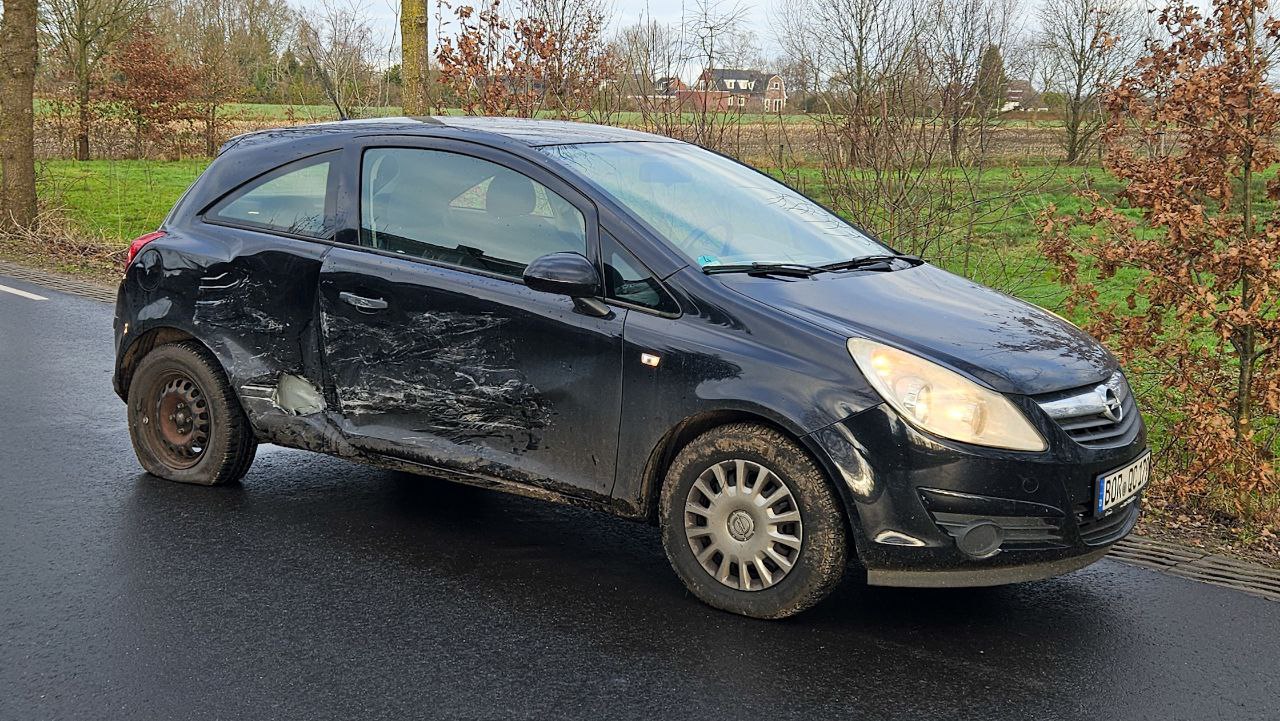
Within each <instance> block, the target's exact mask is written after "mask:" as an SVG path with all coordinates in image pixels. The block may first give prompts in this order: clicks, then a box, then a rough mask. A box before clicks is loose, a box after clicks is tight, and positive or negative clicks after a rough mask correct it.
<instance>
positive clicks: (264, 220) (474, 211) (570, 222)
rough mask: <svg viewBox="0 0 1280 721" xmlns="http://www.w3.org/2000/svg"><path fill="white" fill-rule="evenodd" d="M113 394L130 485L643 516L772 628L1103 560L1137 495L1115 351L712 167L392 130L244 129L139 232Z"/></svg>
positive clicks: (683, 561)
mask: <svg viewBox="0 0 1280 721" xmlns="http://www.w3.org/2000/svg"><path fill="white" fill-rule="evenodd" d="M115 327H116V354H117V361H116V373H115V387H116V391H117V392H118V393H119V395H120V397H121V398H123V399H125V401H126V403H127V405H128V416H129V428H130V432H131V434H132V437H133V444H134V448H135V449H136V451H137V455H138V459H139V461H141V463H142V466H143V467H144V468H145V469H146V470H147V471H149V472H151V473H153V474H155V475H157V476H161V477H164V478H169V479H172V480H175V481H184V482H189V483H201V484H217V483H227V482H232V481H236V480H237V479H239V478H240V477H242V476H243V475H244V474H245V472H246V471H247V470H248V468H249V465H250V463H251V462H252V461H253V457H254V453H255V450H256V447H257V444H258V443H264V442H269V443H276V444H279V445H283V446H291V447H294V448H303V449H308V450H313V451H319V452H322V453H330V454H334V455H337V456H342V457H345V458H352V459H357V460H360V461H364V462H367V463H372V464H376V465H379V466H384V467H388V468H396V469H403V470H409V471H414V472H419V473H423V474H429V475H434V476H440V477H444V478H448V479H451V480H456V481H460V482H463V483H472V484H480V485H484V486H492V487H496V488H502V489H505V490H509V491H513V492H516V493H522V494H526V495H530V496H535V497H539V498H546V499H552V500H558V501H565V502H571V503H575V504H580V505H588V506H592V507H595V508H599V509H601V510H605V511H608V512H611V513H614V514H617V515H620V516H625V517H628V518H634V519H638V520H645V521H650V522H654V523H656V524H657V525H659V526H660V527H661V533H662V539H663V543H664V546H665V548H666V552H667V555H668V557H669V558H670V560H671V563H672V565H673V566H674V568H675V570H676V572H677V573H678V574H679V575H680V577H681V578H682V579H683V580H684V582H685V584H686V585H687V586H688V587H689V589H690V590H691V591H693V593H694V594H695V595H697V596H698V597H699V598H701V599H702V600H704V601H706V602H707V603H710V604H712V605H714V606H717V607H719V608H723V609H727V610H730V611H734V612H737V613H742V614H747V615H750V616H756V617H763V618H779V617H783V616H787V615H790V614H793V613H796V612H798V611H800V610H802V609H804V608H807V607H808V606H810V605H812V604H814V603H816V602H817V601H818V600H820V599H821V598H823V597H824V596H825V595H826V594H827V593H828V592H829V591H830V590H831V589H832V588H833V587H834V586H835V585H836V583H837V582H838V581H839V580H840V578H841V577H842V575H843V574H844V572H845V568H846V565H847V563H846V562H847V560H849V559H850V558H854V559H856V561H857V562H858V564H859V565H860V566H861V567H863V568H865V569H866V574H867V579H868V581H869V582H870V583H872V584H881V585H903V586H966V585H991V584H1001V583H1009V582H1014V581H1022V580H1028V579H1036V578H1043V577H1046V576H1050V575H1054V574H1058V573H1063V572H1066V571H1070V570H1072V569H1076V568H1080V567H1082V566H1085V565H1087V564H1089V563H1091V562H1093V561H1095V560H1097V559H1098V558H1099V557H1100V556H1101V555H1102V554H1103V553H1105V551H1106V549H1107V548H1108V546H1110V544H1112V543H1114V542H1115V541H1117V540H1119V539H1120V538H1121V537H1123V536H1124V535H1125V534H1126V533H1128V532H1129V530H1130V529H1131V528H1132V527H1133V525H1134V523H1135V521H1136V518H1137V514H1138V508H1139V503H1140V496H1141V493H1142V490H1143V487H1144V485H1145V483H1146V480H1147V476H1148V473H1149V466H1150V461H1149V454H1148V452H1147V449H1146V435H1145V430H1144V427H1143V423H1142V419H1141V418H1140V416H1139V414H1138V410H1137V408H1136V406H1135V404H1134V398H1133V394H1132V392H1131V391H1130V389H1129V386H1128V384H1127V382H1126V381H1125V377H1124V375H1123V373H1121V371H1120V369H1119V367H1118V365H1117V363H1116V361H1115V359H1114V358H1113V357H1112V356H1111V355H1110V354H1109V353H1108V352H1107V351H1106V350H1104V349H1103V348H1102V347H1101V346H1099V345H1098V344H1097V343H1096V342H1094V341H1093V340H1092V339H1091V338H1089V337H1088V336H1087V335H1085V334H1083V333H1081V332H1080V331H1079V330H1077V329H1076V328H1074V327H1073V326H1071V325H1070V324H1068V323H1066V322H1064V321H1062V320H1061V319H1059V318H1057V317H1056V316H1054V315H1052V314H1050V313H1048V312H1045V311H1043V310H1040V309H1038V308H1036V307H1034V306H1031V305H1028V304H1026V303H1022V302H1020V301H1017V300H1014V299H1012V298H1010V297H1008V296H1005V295H1003V294H1000V293H997V292H995V291H992V290H989V289H987V288H984V287H982V286H980V285H977V284H975V283H972V282H970V281H967V280H965V279H963V278H960V277H957V276H955V275H952V274H950V273H947V272H945V271H942V270H940V269H938V268H935V267H933V266H931V265H929V264H928V263H924V262H922V261H921V260H920V259H918V258H914V257H911V256H905V255H900V254H898V253H895V252H894V251H893V250H892V249H890V248H888V247H886V246H884V245H883V244H881V243H879V242H878V241H876V240H875V239H874V238H872V237H871V236H869V235H868V234H867V233H866V232H864V231H862V230H861V229H859V228H857V227H855V226H853V225H850V224H848V223H846V222H844V221H843V220H841V219H840V218H838V217H836V216H835V215H833V214H831V213H830V212H828V211H827V210H825V209H823V208H822V207H821V206H819V205H817V204H815V203H813V202H812V201H810V200H808V199H807V198H805V197H804V196H802V195H800V194H799V193H796V192H795V191H793V190H791V189H789V188H787V187H786V186H784V185H781V184H779V183H777V182H775V181H774V180H772V179H770V178H769V177H767V176H765V175H763V174H760V173H757V172H756V171H753V170H751V169H750V168H748V167H746V166H743V165H740V164H738V163H736V162H734V161H732V160H729V159H727V158H724V157H722V156H720V155H717V154H715V153H712V152H708V151H706V150H703V149H700V148H698V147H695V146H693V145H688V144H685V143H681V142H676V141H672V140H669V139H667V138H662V137H658V136H654V135H648V134H644V133H639V132H633V131H629V130H621V129H615V128H605V127H598V126H592V125H583V124H575V123H560V122H549V121H530V120H513V119H498V118H444V119H385V120H376V121H360V122H341V123H331V124H323V125H315V126H309V127H302V128H293V129H285V130H276V131H268V132H262V133H254V134H250V135H245V136H241V137H239V138H236V139H233V140H232V141H230V142H229V143H227V144H226V146H224V147H223V149H222V151H221V153H220V154H219V156H218V157H217V159H216V160H214V162H213V163H212V165H210V166H209V168H208V170H206V171H205V173H204V174H203V175H202V176H201V177H200V179H199V180H197V181H196V182H195V183H194V184H193V185H192V186H191V188H190V189H189V190H188V191H187V193H186V194H185V195H184V196H183V197H182V199H181V200H180V201H179V202H178V204H177V205H176V206H175V207H174V209H173V211H172V212H171V213H170V214H169V217H168V218H167V219H166V220H165V222H164V224H163V226H162V227H161V228H160V230H158V231H157V232H155V233H150V234H148V235H146V236H143V237H141V238H139V239H138V240H136V241H135V242H134V243H133V245H132V247H131V248H130V250H129V262H128V268H127V272H126V276H125V278H124V281H123V282H122V284H121V286H120V293H119V301H118V304H117V310H116V321H115Z"/></svg>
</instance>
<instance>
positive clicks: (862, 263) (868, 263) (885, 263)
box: [820, 255, 924, 270]
mask: <svg viewBox="0 0 1280 721" xmlns="http://www.w3.org/2000/svg"><path fill="white" fill-rule="evenodd" d="M895 260H902V261H906V262H907V263H910V264H911V265H913V266H914V265H920V264H921V263H924V261H923V260H921V259H920V258H919V257H918V256H915V255H863V256H859V257H857V258H851V259H849V260H842V261H840V262H838V263H827V264H826V265H823V266H820V267H821V268H822V269H823V270H860V269H863V270H870V269H873V268H878V269H879V270H893V261H895Z"/></svg>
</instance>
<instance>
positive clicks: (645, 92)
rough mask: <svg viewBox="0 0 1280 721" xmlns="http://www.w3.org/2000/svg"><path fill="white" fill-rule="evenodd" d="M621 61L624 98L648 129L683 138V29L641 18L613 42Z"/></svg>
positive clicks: (684, 59)
mask: <svg viewBox="0 0 1280 721" xmlns="http://www.w3.org/2000/svg"><path fill="white" fill-rule="evenodd" d="M613 45H614V53H615V54H616V55H617V57H618V59H619V63H620V65H621V67H620V70H619V72H620V74H621V76H622V80H621V82H622V93H621V94H622V95H623V97H624V98H625V99H626V101H627V102H628V103H629V105H630V106H631V107H632V108H634V109H635V110H636V111H637V112H639V114H640V122H641V124H642V125H643V126H644V127H645V129H647V130H649V131H651V132H655V133H659V134H661V135H667V136H670V137H676V138H678V137H682V136H683V133H682V131H681V128H682V127H683V125H684V123H683V118H682V107H681V98H680V96H679V94H678V90H679V86H680V77H681V76H682V75H683V74H684V72H685V69H686V68H685V61H686V56H685V51H684V43H683V37H682V35H681V28H680V27H678V26H673V25H669V24H666V23H661V22H658V21H656V20H654V19H652V18H650V17H647V16H642V17H641V19H640V21H639V22H637V23H635V24H634V25H630V26H628V27H625V28H623V29H622V31H621V32H620V33H619V34H618V37H617V39H616V40H615V41H614V44H613Z"/></svg>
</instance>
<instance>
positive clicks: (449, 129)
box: [221, 115, 678, 152]
mask: <svg viewBox="0 0 1280 721" xmlns="http://www.w3.org/2000/svg"><path fill="white" fill-rule="evenodd" d="M383 134H386V135H420V136H424V137H428V136H429V137H455V138H464V139H466V138H470V139H477V140H485V141H487V142H489V143H491V144H502V143H504V142H505V143H514V144H518V145H525V146H529V147H534V148H537V147H543V146H547V145H567V144H571V143H617V142H636V141H645V142H665V143H672V142H678V141H675V140H672V139H671V138H667V137H664V136H661V135H653V134H652V133H644V132H640V131H638V130H629V129H627V128H615V127H611V126H607V125H594V124H592V123H579V122H573V121H567V120H538V119H530V118H511V117H478V116H464V115H446V116H435V117H422V118H406V117H399V118H369V119H363V120H339V121H334V122H328V123H315V124H312V125H298V126H293V127H284V128H272V129H270V130H260V131H256V132H252V133H246V134H244V135H239V136H236V137H234V138H232V139H231V140H229V141H227V143H226V144H225V145H223V146H222V151H221V152H226V151H227V150H230V149H231V148H232V147H236V146H240V147H242V148H247V147H249V146H255V145H262V144H275V143H279V142H289V141H294V140H300V139H302V138H305V137H315V136H325V137H328V138H330V139H332V138H334V137H335V136H338V137H359V136H365V135H383Z"/></svg>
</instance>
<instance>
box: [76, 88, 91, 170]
mask: <svg viewBox="0 0 1280 721" xmlns="http://www.w3.org/2000/svg"><path fill="white" fill-rule="evenodd" d="M77 85H78V87H77V88H76V117H77V121H76V160H88V159H89V71H88V70H84V71H82V73H81V77H80V78H79V79H78V82H77Z"/></svg>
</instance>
